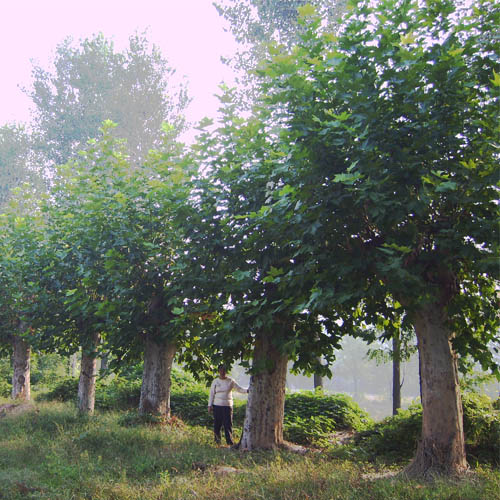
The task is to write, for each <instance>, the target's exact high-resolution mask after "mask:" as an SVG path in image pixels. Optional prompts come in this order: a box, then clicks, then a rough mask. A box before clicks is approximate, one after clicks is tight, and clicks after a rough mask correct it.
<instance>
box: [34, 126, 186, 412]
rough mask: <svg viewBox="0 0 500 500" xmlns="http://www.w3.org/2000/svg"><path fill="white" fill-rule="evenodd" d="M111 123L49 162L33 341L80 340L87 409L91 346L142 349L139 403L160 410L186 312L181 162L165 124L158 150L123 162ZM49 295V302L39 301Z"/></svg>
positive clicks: (127, 352)
mask: <svg viewBox="0 0 500 500" xmlns="http://www.w3.org/2000/svg"><path fill="white" fill-rule="evenodd" d="M113 130H114V125H113V124H112V123H110V122H107V123H105V124H104V126H103V129H102V134H103V135H102V137H101V138H100V139H99V140H97V141H95V140H94V141H91V144H90V146H89V148H88V150H87V151H85V152H82V153H81V154H80V156H79V158H78V160H75V161H73V162H70V163H69V164H67V165H64V166H61V167H60V168H58V169H57V175H56V179H55V181H54V185H53V188H52V191H51V197H50V198H48V199H47V203H46V205H45V211H46V213H47V219H48V221H47V232H48V235H49V236H48V240H49V245H47V248H48V255H47V261H46V262H44V264H43V267H44V268H45V269H46V272H45V276H44V278H45V279H44V280H43V279H42V287H41V288H42V290H41V293H40V300H38V301H37V304H35V305H34V307H35V308H38V307H40V310H39V314H38V315H37V316H38V318H39V319H40V321H42V323H43V324H42V325H40V326H41V338H40V340H39V341H40V342H52V343H54V344H55V347H56V348H58V349H62V348H66V349H69V350H74V349H75V347H76V346H78V345H81V346H82V349H83V355H82V370H81V377H80V382H81V384H80V391H79V395H80V398H79V400H80V407H81V410H82V411H92V406H93V403H92V391H93V387H94V386H95V384H94V381H95V377H96V370H95V365H96V363H95V361H96V357H97V355H98V351H99V350H100V349H102V348H104V349H106V350H107V351H109V352H111V353H112V354H114V358H115V361H114V362H115V363H118V362H126V361H127V360H134V361H136V360H137V359H138V358H140V357H141V356H142V355H143V356H144V373H143V385H142V390H141V398H140V408H139V409H140V411H141V412H142V413H158V414H161V415H163V416H168V415H169V413H170V403H169V398H170V389H169V388H170V375H169V374H170V370H171V367H172V362H173V359H174V355H175V353H176V351H177V349H178V348H180V347H182V346H183V345H184V343H185V339H186V337H188V333H187V332H188V323H189V321H190V320H189V318H190V317H191V316H190V315H189V314H188V309H189V307H188V304H187V303H186V300H185V299H186V298H187V297H188V293H187V291H186V287H187V286H188V285H186V281H189V276H187V274H186V273H185V272H184V271H183V269H184V267H186V263H185V262H184V260H185V259H187V258H188V257H187V251H186V245H187V242H186V240H185V237H184V233H183V230H182V227H183V226H182V224H181V222H182V221H184V220H185V219H186V218H187V215H188V213H189V209H188V208H187V205H186V199H187V198H188V196H189V184H188V183H186V182H185V180H186V179H188V177H189V170H190V168H191V164H190V163H188V162H187V161H186V160H184V159H183V155H182V148H181V146H180V145H176V146H174V145H173V144H171V143H170V137H169V135H168V134H169V133H170V129H168V130H166V133H165V134H164V140H165V147H164V149H163V150H160V151H155V152H151V154H150V157H149V159H148V161H147V162H146V164H145V165H143V166H142V167H140V166H136V167H135V168H131V166H130V163H129V161H128V160H127V156H126V155H125V148H124V144H121V143H120V142H119V141H117V140H116V139H114V138H113V137H112V131H113ZM42 299H43V300H42ZM52 301H54V304H55V303H57V302H59V307H57V306H54V307H52V308H50V307H47V303H49V304H50V303H51V302H52ZM46 302H47V303H46ZM52 310H56V311H57V314H56V316H57V317H56V318H53V319H51V311H52ZM189 326H190V328H189V331H190V332H194V331H195V328H194V327H193V325H192V324H189ZM98 334H99V335H101V337H102V339H103V342H104V345H102V346H101V345H100V344H99V335H98ZM87 395H88V396H87Z"/></svg>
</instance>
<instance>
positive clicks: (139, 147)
mask: <svg viewBox="0 0 500 500" xmlns="http://www.w3.org/2000/svg"><path fill="white" fill-rule="evenodd" d="M53 65H54V69H53V70H50V69H44V68H43V67H41V66H34V67H33V85H32V88H30V89H28V90H27V93H28V95H29V96H30V97H31V99H32V101H33V104H34V125H35V127H34V128H35V133H36V135H37V137H38V141H37V148H38V150H39V151H40V152H41V153H42V156H43V157H44V158H45V160H46V162H47V163H48V165H49V166H51V165H52V166H53V165H54V164H63V163H66V161H68V160H69V159H70V158H71V157H72V156H74V155H76V153H77V152H78V151H79V150H80V149H83V148H84V147H85V145H86V142H87V141H88V140H89V139H92V138H95V137H97V136H98V135H99V128H100V127H101V125H102V123H103V122H104V120H108V119H109V120H112V121H113V122H115V123H117V124H118V127H117V128H116V131H115V133H116V136H117V137H122V138H125V139H126V140H127V148H128V152H129V154H130V155H131V157H132V159H133V161H134V163H135V164H138V163H140V162H141V161H142V160H144V159H145V157H146V155H147V153H148V151H149V149H151V148H154V147H156V146H159V145H160V144H159V142H158V140H159V134H158V131H159V130H160V128H161V125H162V123H163V122H168V123H170V124H172V125H174V129H173V130H175V131H177V132H179V131H180V130H181V129H182V127H183V124H184V119H183V116H182V111H183V110H184V108H185V106H186V105H187V102H188V100H187V97H186V91H185V89H184V87H182V86H180V87H178V88H175V87H173V85H172V83H171V79H172V75H173V73H174V70H173V69H171V68H170V67H169V66H168V63H167V61H166V59H165V58H164V57H163V56H162V54H161V53H160V51H159V50H158V48H157V47H156V46H154V45H153V46H151V45H150V44H149V42H148V41H147V39H146V37H145V36H144V35H139V34H136V35H133V36H131V37H130V39H129V46H128V48H127V49H126V50H124V51H123V52H117V51H116V50H115V48H114V46H113V43H112V42H111V41H110V40H108V39H106V38H105V37H104V36H103V35H102V34H100V35H97V36H94V37H93V38H88V39H85V40H82V41H80V42H79V44H76V45H75V44H73V42H72V40H71V38H67V39H66V40H64V41H63V42H62V43H61V44H60V45H58V46H57V48H56V52H55V58H54V61H53Z"/></svg>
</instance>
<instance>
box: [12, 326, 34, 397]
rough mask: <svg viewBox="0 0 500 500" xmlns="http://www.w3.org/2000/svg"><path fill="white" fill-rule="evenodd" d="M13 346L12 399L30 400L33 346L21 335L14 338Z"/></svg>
mask: <svg viewBox="0 0 500 500" xmlns="http://www.w3.org/2000/svg"><path fill="white" fill-rule="evenodd" d="M12 348H13V356H12V361H13V368H14V370H13V374H12V399H20V400H24V401H29V400H30V398H31V383H30V354H31V347H30V346H29V344H28V343H27V342H26V341H25V340H23V339H22V338H21V337H20V336H18V335H14V336H13V338H12Z"/></svg>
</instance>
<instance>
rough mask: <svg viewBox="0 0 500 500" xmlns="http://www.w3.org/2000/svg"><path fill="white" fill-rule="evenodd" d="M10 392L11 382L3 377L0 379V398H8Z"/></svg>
mask: <svg viewBox="0 0 500 500" xmlns="http://www.w3.org/2000/svg"><path fill="white" fill-rule="evenodd" d="M11 394H12V384H11V383H10V382H7V381H6V380H4V379H0V398H8V397H10V396H11Z"/></svg>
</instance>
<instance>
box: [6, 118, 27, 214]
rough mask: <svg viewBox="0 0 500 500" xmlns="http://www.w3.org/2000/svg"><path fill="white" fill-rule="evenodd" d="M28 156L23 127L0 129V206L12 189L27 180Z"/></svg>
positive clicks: (15, 126)
mask: <svg viewBox="0 0 500 500" xmlns="http://www.w3.org/2000/svg"><path fill="white" fill-rule="evenodd" d="M29 155H30V141H29V136H28V133H27V132H26V130H25V128H24V127H23V126H21V125H16V124H12V125H4V126H2V127H0V206H1V205H3V204H4V203H5V202H6V201H7V199H8V198H9V196H10V192H11V190H12V189H13V188H15V187H17V186H19V185H20V184H21V183H22V182H24V181H27V180H28V179H29V177H30V168H29Z"/></svg>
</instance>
